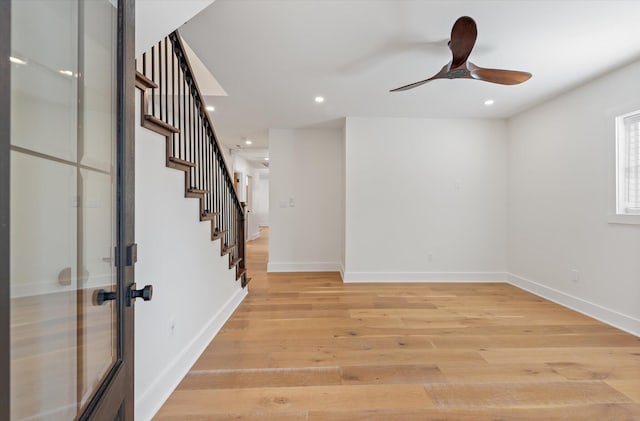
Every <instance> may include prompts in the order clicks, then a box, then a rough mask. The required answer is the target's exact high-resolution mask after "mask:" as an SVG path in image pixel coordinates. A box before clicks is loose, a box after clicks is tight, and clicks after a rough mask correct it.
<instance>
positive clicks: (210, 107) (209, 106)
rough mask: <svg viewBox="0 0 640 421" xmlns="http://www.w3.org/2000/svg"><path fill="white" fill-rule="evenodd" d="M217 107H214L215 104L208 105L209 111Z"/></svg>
mask: <svg viewBox="0 0 640 421" xmlns="http://www.w3.org/2000/svg"><path fill="white" fill-rule="evenodd" d="M215 110H216V107H214V106H213V105H207V111H215Z"/></svg>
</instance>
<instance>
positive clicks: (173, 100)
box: [171, 44, 179, 156]
mask: <svg viewBox="0 0 640 421" xmlns="http://www.w3.org/2000/svg"><path fill="white" fill-rule="evenodd" d="M171 125H172V126H173V127H177V126H176V52H175V50H174V49H173V44H171ZM178 136H179V135H178V134H176V133H174V134H173V136H172V137H171V139H172V142H171V150H172V151H173V156H177V154H178V150H177V147H176V146H177V145H176V137H178Z"/></svg>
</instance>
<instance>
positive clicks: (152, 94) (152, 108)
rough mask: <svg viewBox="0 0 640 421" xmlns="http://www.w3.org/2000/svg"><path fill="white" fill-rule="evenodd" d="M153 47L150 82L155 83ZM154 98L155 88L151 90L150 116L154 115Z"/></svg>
mask: <svg viewBox="0 0 640 421" xmlns="http://www.w3.org/2000/svg"><path fill="white" fill-rule="evenodd" d="M155 55H156V53H155V46H152V47H151V80H152V81H154V82H155V81H156V59H155ZM155 97H156V88H151V115H155V114H156V104H155V99H154V98H155Z"/></svg>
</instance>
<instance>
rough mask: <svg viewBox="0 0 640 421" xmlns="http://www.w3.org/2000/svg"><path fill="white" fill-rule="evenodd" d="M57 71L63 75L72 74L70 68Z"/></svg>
mask: <svg viewBox="0 0 640 421" xmlns="http://www.w3.org/2000/svg"><path fill="white" fill-rule="evenodd" d="M58 73H60V74H61V75H65V76H73V72H72V71H71V70H58Z"/></svg>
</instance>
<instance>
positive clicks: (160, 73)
mask: <svg viewBox="0 0 640 421" xmlns="http://www.w3.org/2000/svg"><path fill="white" fill-rule="evenodd" d="M157 83H158V116H156V117H159V118H160V120H162V41H159V42H158V82H157Z"/></svg>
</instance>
